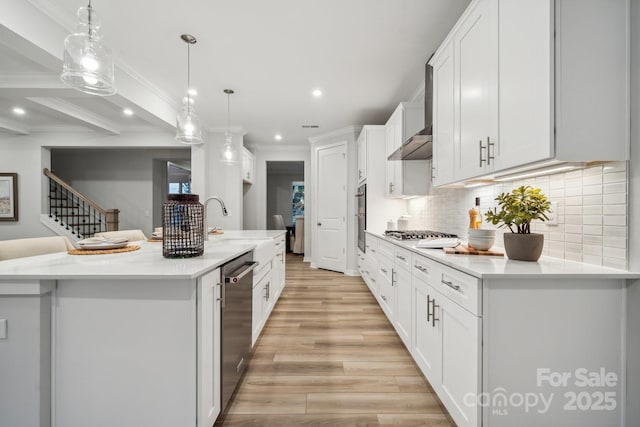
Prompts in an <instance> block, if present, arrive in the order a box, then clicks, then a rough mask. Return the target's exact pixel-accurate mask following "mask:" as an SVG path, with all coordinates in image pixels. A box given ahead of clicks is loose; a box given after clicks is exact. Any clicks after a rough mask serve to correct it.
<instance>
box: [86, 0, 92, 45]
mask: <svg viewBox="0 0 640 427" xmlns="http://www.w3.org/2000/svg"><path fill="white" fill-rule="evenodd" d="M91 11H92V9H91V0H89V4H88V5H87V12H89V40H91V36H92V35H93V34H92V33H93V30H92V29H91Z"/></svg>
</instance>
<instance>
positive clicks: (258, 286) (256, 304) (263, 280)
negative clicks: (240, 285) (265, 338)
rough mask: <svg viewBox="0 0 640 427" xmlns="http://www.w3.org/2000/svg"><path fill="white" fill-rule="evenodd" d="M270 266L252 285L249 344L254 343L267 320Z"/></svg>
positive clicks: (269, 297)
mask: <svg viewBox="0 0 640 427" xmlns="http://www.w3.org/2000/svg"><path fill="white" fill-rule="evenodd" d="M271 274H272V271H271V267H270V266H269V268H268V271H267V272H266V273H262V272H261V276H260V279H259V280H258V282H257V283H254V285H253V297H252V306H253V310H252V316H251V330H252V333H251V345H252V346H253V345H255V343H256V340H257V339H258V337H259V336H260V333H261V332H262V328H263V327H264V324H265V322H266V320H267V316H268V313H269V305H270V299H271V295H270V294H271Z"/></svg>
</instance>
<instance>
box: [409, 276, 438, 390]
mask: <svg viewBox="0 0 640 427" xmlns="http://www.w3.org/2000/svg"><path fill="white" fill-rule="evenodd" d="M411 280H412V282H411V287H412V291H413V347H412V351H411V354H412V356H413V359H414V360H415V361H416V363H417V364H418V367H419V368H420V370H421V371H422V373H423V374H424V376H425V377H426V378H427V380H429V382H430V383H431V385H432V386H433V388H434V389H435V390H436V391H437V392H439V386H440V379H441V377H440V372H441V369H442V368H441V365H442V352H441V346H442V331H441V326H442V324H441V323H440V322H434V321H433V318H432V317H431V313H432V311H431V300H432V299H434V298H435V296H436V295H437V292H436V291H435V290H434V289H433V288H432V287H431V286H429V285H427V284H426V283H425V282H424V281H422V280H420V279H418V278H417V277H415V276H413V277H412V279H411ZM434 323H435V324H434Z"/></svg>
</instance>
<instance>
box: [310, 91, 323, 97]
mask: <svg viewBox="0 0 640 427" xmlns="http://www.w3.org/2000/svg"><path fill="white" fill-rule="evenodd" d="M311 94H312V95H313V96H315V97H316V98H320V97H321V96H322V91H321V90H320V89H314V90H313V92H311Z"/></svg>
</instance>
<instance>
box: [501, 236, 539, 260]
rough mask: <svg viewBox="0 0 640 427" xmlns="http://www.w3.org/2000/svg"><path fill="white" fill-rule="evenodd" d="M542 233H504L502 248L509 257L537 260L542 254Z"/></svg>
mask: <svg viewBox="0 0 640 427" xmlns="http://www.w3.org/2000/svg"><path fill="white" fill-rule="evenodd" d="M543 245H544V234H540V233H530V234H518V233H504V250H505V251H506V252H507V256H508V257H509V259H513V260H518V261H537V260H538V258H540V255H541V254H542V246H543Z"/></svg>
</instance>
